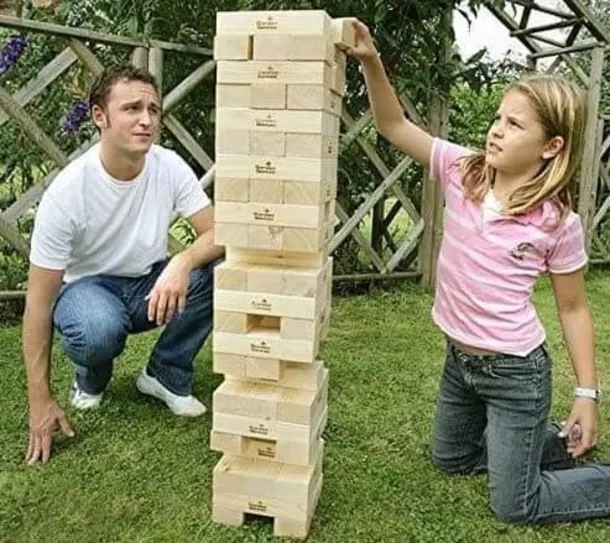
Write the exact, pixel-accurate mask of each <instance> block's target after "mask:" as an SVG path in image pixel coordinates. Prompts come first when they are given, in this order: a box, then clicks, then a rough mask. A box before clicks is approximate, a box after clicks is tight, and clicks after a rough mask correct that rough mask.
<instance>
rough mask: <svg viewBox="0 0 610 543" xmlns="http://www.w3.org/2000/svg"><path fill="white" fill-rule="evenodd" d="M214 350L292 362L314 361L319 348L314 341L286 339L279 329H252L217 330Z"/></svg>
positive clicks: (318, 344) (317, 340) (318, 343)
mask: <svg viewBox="0 0 610 543" xmlns="http://www.w3.org/2000/svg"><path fill="white" fill-rule="evenodd" d="M213 341H214V351H218V352H221V353H229V354H241V355H245V356H254V357H260V358H276V359H277V358H279V359H281V360H291V361H293V362H306V363H311V362H314V361H315V359H316V357H317V356H318V352H319V349H320V342H319V338H318V339H316V340H315V341H302V340H286V339H282V338H281V337H280V333H279V330H278V331H275V330H269V331H259V330H253V331H251V332H249V333H247V334H229V333H227V332H218V333H215V334H214V336H213Z"/></svg>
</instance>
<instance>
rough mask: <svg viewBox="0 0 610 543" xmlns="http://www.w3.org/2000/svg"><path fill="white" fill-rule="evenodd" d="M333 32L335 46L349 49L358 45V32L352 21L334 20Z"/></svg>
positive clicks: (345, 19) (344, 19)
mask: <svg viewBox="0 0 610 543" xmlns="http://www.w3.org/2000/svg"><path fill="white" fill-rule="evenodd" d="M332 32H333V40H334V42H335V45H336V46H337V47H338V48H339V49H349V48H350V47H354V46H355V45H356V30H355V28H354V24H353V23H352V21H351V19H347V18H343V19H333V20H332Z"/></svg>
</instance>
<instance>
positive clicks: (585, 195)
mask: <svg viewBox="0 0 610 543" xmlns="http://www.w3.org/2000/svg"><path fill="white" fill-rule="evenodd" d="M603 69H604V49H603V48H601V47H598V48H596V49H595V50H594V51H593V55H592V62H591V75H590V80H591V85H590V87H589V89H588V93H587V122H586V125H585V142H584V153H583V162H582V178H581V183H580V194H579V199H578V213H579V215H580V216H581V219H582V223H583V227H584V230H585V238H586V249H587V252H588V250H589V248H590V244H591V237H592V227H593V218H594V215H595V202H596V195H597V185H598V175H596V172H598V171H599V169H598V168H599V156H598V154H597V153H598V150H599V145H598V111H599V99H600V94H601V80H602V76H603Z"/></svg>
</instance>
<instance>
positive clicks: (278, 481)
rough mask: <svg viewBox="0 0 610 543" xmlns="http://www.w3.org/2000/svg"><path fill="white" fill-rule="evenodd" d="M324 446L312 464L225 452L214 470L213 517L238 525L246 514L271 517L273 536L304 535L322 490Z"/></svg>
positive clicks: (221, 521)
mask: <svg viewBox="0 0 610 543" xmlns="http://www.w3.org/2000/svg"><path fill="white" fill-rule="evenodd" d="M322 457H323V447H321V450H320V456H319V458H318V460H317V462H316V463H315V464H314V465H312V466H294V465H290V464H280V463H277V462H269V461H265V460H261V459H255V458H246V457H241V456H231V455H224V456H223V457H222V458H221V459H220V461H219V462H218V464H217V465H216V467H215V468H214V472H213V509H212V518H213V520H214V521H215V522H219V523H223V524H233V525H241V524H243V522H244V518H245V514H246V513H249V514H254V515H261V516H267V517H272V518H273V519H274V535H275V536H290V537H299V538H305V537H306V536H307V533H308V531H309V527H310V524H311V520H312V518H313V515H314V512H315V509H316V506H317V502H318V498H319V495H320V491H321V489H322V481H323V475H322Z"/></svg>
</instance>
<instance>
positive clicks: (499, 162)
mask: <svg viewBox="0 0 610 543" xmlns="http://www.w3.org/2000/svg"><path fill="white" fill-rule="evenodd" d="M557 139H558V138H552V139H551V140H548V139H547V137H546V135H545V133H544V129H543V127H542V124H541V123H540V121H539V119H538V115H537V114H536V111H535V110H534V108H533V107H532V105H531V104H530V101H529V100H528V98H527V97H526V96H525V95H524V94H523V93H522V92H520V91H518V90H510V91H508V92H507V93H506V94H505V95H504V98H503V99H502V103H501V104H500V107H499V109H498V113H497V114H496V118H495V119H494V122H493V124H492V126H491V128H490V129H489V132H488V133H487V146H486V149H485V161H486V163H487V164H488V165H489V166H491V167H492V168H495V169H496V170H497V171H498V172H502V173H504V174H509V175H514V176H517V175H524V174H531V176H532V177H533V176H535V175H536V173H537V172H538V171H539V170H540V169H541V168H542V166H543V164H544V161H545V160H547V159H549V158H551V157H553V156H554V155H555V154H556V153H557V151H558V150H559V149H557V143H558V142H557V141H556V140H557ZM559 139H560V138H559ZM562 143H563V142H562Z"/></svg>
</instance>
